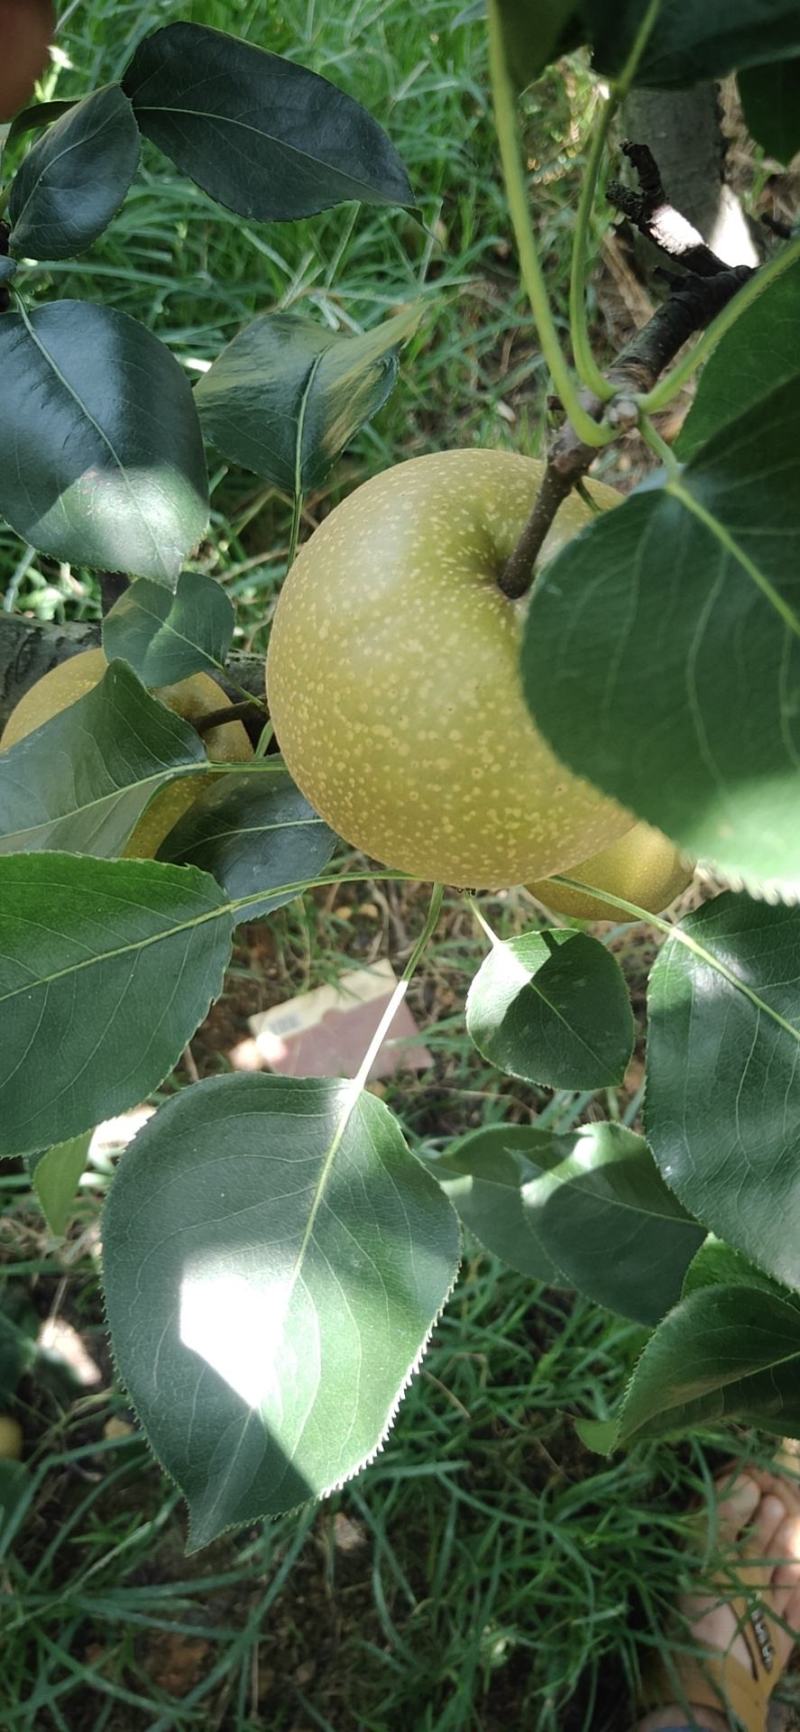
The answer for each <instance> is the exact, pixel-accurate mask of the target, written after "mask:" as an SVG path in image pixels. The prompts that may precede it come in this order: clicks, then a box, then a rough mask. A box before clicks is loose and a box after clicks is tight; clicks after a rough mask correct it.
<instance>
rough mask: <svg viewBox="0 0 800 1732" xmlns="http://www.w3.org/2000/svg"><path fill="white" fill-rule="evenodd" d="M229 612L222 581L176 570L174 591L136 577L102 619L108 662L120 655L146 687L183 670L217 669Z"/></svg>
mask: <svg viewBox="0 0 800 1732" xmlns="http://www.w3.org/2000/svg"><path fill="white" fill-rule="evenodd" d="M234 624H235V615H234V611H233V606H232V603H231V601H230V598H229V596H227V595H226V594H225V591H224V589H223V588H222V585H221V584H219V583H217V582H216V581H215V579H214V578H213V577H208V576H206V574H205V572H202V571H182V572H181V575H180V577H179V578H178V583H177V587H176V589H175V592H174V594H173V593H172V592H171V591H170V590H168V589H165V588H164V585H163V584H161V583H152V582H151V581H150V580H149V579H148V578H146V577H143V578H140V579H139V581H138V583H132V584H130V585H129V587H128V589H126V590H125V591H124V593H123V594H122V595H121V596H120V598H119V601H116V602H115V603H114V606H113V607H112V608H111V611H110V612H109V613H107V614H106V617H105V619H104V620H103V649H104V650H105V652H106V656H107V657H108V660H109V661H113V659H114V657H115V656H121V657H122V660H123V661H126V662H129V663H130V666H131V667H132V668H133V670H134V672H135V673H137V674H138V675H139V678H140V680H143V681H144V684H145V685H146V686H171V685H174V684H175V683H176V681H177V680H184V679H186V677H187V675H188V674H193V673H197V672H198V671H202V670H204V671H206V672H208V671H209V670H213V672H215V673H218V672H219V671H220V669H221V667H222V664H223V663H224V661H225V657H226V656H227V654H228V650H229V649H230V647H231V643H232V640H233V630H234Z"/></svg>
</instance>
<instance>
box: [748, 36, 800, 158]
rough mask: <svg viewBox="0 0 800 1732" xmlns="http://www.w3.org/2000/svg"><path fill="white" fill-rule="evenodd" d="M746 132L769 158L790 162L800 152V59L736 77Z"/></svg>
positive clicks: (776, 62)
mask: <svg viewBox="0 0 800 1732" xmlns="http://www.w3.org/2000/svg"><path fill="white" fill-rule="evenodd" d="M739 94H740V96H741V99H742V105H743V107H744V117H745V120H746V121H747V126H748V130H749V131H750V132H751V133H752V136H753V138H754V139H755V140H756V142H757V143H758V144H760V145H762V146H763V148H764V150H765V151H766V152H767V154H768V155H769V156H776V157H777V158H778V161H779V162H789V161H790V160H791V158H792V157H793V156H794V155H795V154H796V153H797V151H798V150H800V59H798V60H777V61H774V62H772V63H771V64H770V65H768V66H750V67H748V68H747V69H746V70H745V71H744V72H740V74H739Z"/></svg>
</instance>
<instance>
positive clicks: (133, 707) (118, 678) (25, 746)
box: [0, 662, 208, 856]
mask: <svg viewBox="0 0 800 1732" xmlns="http://www.w3.org/2000/svg"><path fill="white" fill-rule="evenodd" d="M207 771H208V759H207V757H206V754H205V751H204V750H203V745H202V741H201V739H200V737H199V735H198V734H197V733H196V732H195V730H194V728H193V727H191V726H190V724H189V723H188V722H185V721H183V720H182V718H181V717H180V716H176V715H173V713H172V711H171V710H168V709H167V708H166V707H165V705H164V704H161V703H159V702H158V701H157V699H156V698H152V697H150V695H149V693H148V692H146V691H145V689H144V686H143V685H142V684H141V683H140V681H139V680H138V679H137V678H136V675H135V674H134V673H133V671H132V670H131V668H129V667H127V666H126V664H125V663H124V662H113V663H112V664H111V666H110V667H109V668H108V669H107V670H106V672H105V674H104V675H103V678H102V679H101V680H100V681H99V682H98V684H97V685H96V686H95V687H94V688H93V690H92V691H90V692H87V693H86V694H85V696H84V697H82V698H78V699H77V700H76V702H75V703H74V704H70V705H69V706H68V708H67V709H65V710H60V711H59V712H58V714H57V715H55V716H51V718H50V720H49V721H47V722H43V724H42V726H41V727H40V728H36V729H35V730H34V732H33V733H32V734H28V735H26V737H25V739H23V740H19V741H18V742H17V744H16V745H15V746H10V747H9V748H8V750H7V751H5V752H0V854H11V853H14V854H18V853H21V852H23V851H28V852H31V851H33V850H35V851H37V852H38V851H39V850H41V849H57V848H63V849H66V850H67V851H69V852H70V853H73V854H97V855H100V856H108V855H113V854H119V853H120V852H121V850H122V848H123V847H124V845H125V842H126V841H127V839H128V837H129V836H130V833H131V831H132V830H133V828H134V825H135V824H136V823H137V821H138V819H139V818H140V817H141V815H142V813H143V812H144V810H145V808H146V807H147V806H148V805H149V803H150V801H151V800H152V798H153V796H154V794H157V793H158V791H159V789H160V788H163V787H165V786H166V784H167V783H169V782H171V781H174V780H175V778H176V776H178V775H180V774H181V772H182V773H183V776H184V777H185V776H187V775H193V776H196V777H199V776H200V775H201V774H204V773H206V772H207Z"/></svg>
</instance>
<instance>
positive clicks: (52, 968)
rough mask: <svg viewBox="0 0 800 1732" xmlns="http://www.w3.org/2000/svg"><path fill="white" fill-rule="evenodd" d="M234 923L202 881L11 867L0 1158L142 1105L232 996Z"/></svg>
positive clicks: (59, 863)
mask: <svg viewBox="0 0 800 1732" xmlns="http://www.w3.org/2000/svg"><path fill="white" fill-rule="evenodd" d="M232 929H233V921H232V915H231V912H230V910H229V908H228V906H227V904H226V903H225V901H224V899H223V896H222V893H221V891H220V890H219V888H218V886H217V885H216V884H215V883H214V880H213V878H209V877H208V876H207V875H206V874H205V873H203V872H196V871H195V870H194V869H193V868H191V867H178V866H161V865H157V864H156V863H155V862H154V861H152V860H91V859H87V858H81V857H79V856H76V855H72V854H11V855H7V856H6V857H5V858H3V859H0V1154H3V1155H22V1154H29V1153H33V1152H35V1151H37V1150H38V1149H41V1148H43V1147H45V1146H46V1145H48V1144H50V1143H59V1142H65V1141H67V1140H68V1139H69V1138H70V1137H74V1136H77V1135H78V1133H79V1132H80V1131H85V1130H88V1128H89V1126H90V1125H96V1124H97V1123H98V1122H99V1120H101V1119H104V1118H110V1117H112V1116H113V1114H114V1113H119V1112H123V1111H125V1109H126V1108H127V1107H132V1106H136V1105H138V1103H139V1102H140V1101H142V1100H144V1099H145V1098H146V1096H147V1095H148V1094H150V1093H151V1092H152V1091H153V1089H155V1088H158V1086H159V1084H160V1083H161V1082H163V1079H164V1077H165V1076H166V1075H167V1073H168V1072H169V1071H170V1070H171V1068H172V1066H173V1065H174V1064H176V1063H177V1060H178V1059H179V1057H180V1055H181V1053H182V1051H183V1049H184V1047H185V1045H186V1042H187V1040H189V1039H190V1038H191V1036H192V1035H193V1033H194V1031H195V1029H196V1028H197V1025H198V1023H199V1022H201V1021H202V1019H203V1017H204V1016H205V1014H206V1012H207V1010H208V1007H209V1004H210V1003H212V1001H213V1000H214V999H215V998H216V997H217V995H218V993H219V992H220V990H221V987H222V979H223V974H224V971H225V967H226V964H227V961H228V958H229V955H230V943H231V932H232Z"/></svg>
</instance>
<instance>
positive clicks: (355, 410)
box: [195, 307, 420, 493]
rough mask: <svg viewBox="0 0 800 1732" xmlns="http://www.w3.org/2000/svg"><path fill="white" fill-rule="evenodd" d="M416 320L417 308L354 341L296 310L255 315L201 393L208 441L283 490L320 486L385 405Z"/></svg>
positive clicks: (198, 397)
mask: <svg viewBox="0 0 800 1732" xmlns="http://www.w3.org/2000/svg"><path fill="white" fill-rule="evenodd" d="M419 318H420V313H419V309H417V308H413V307H412V308H409V309H408V310H407V311H406V312H403V313H398V314H396V316H395V317H394V318H393V319H386V320H385V321H384V323H383V324H381V325H377V326H376V327H375V328H374V330H371V331H363V332H361V333H360V334H358V335H355V336H353V335H351V334H350V333H349V332H348V333H344V332H341V331H331V330H328V329H327V328H326V327H325V326H324V325H319V324H317V323H316V322H315V321H314V320H312V319H303V318H300V317H299V316H298V315H297V314H295V313H265V314H263V315H262V316H261V317H260V318H258V319H254V320H253V322H252V324H250V325H247V326H245V329H244V330H243V331H240V333H239V335H238V336H237V337H234V339H233V342H232V343H229V344H228V347H227V349H223V351H222V354H221V355H220V356H219V358H218V360H216V361H215V362H214V364H213V366H212V367H210V368H209V370H208V372H207V373H205V374H204V375H203V377H202V379H200V380H199V381H198V383H197V386H196V387H195V402H196V404H197V408H198V412H199V415H200V423H201V426H202V428H203V432H204V433H205V435H206V438H207V439H211V440H212V441H213V443H214V444H215V445H216V446H217V449H218V450H219V451H221V452H222V454H223V456H224V457H227V458H229V459H230V460H231V461H232V462H234V463H241V464H242V465H243V466H244V468H246V469H252V470H254V472H255V473H256V474H257V475H260V476H262V477H263V478H264V479H265V480H267V481H274V483H275V485H276V487H282V488H284V490H285V491H286V492H287V493H292V492H295V491H296V492H303V491H305V490H306V489H308V488H310V487H316V486H318V485H319V484H320V482H322V481H323V480H324V479H325V476H326V475H327V473H328V470H329V469H330V467H331V465H332V463H333V462H334V461H335V459H336V458H337V457H338V456H339V455H340V453H341V452H342V451H343V450H344V448H345V446H346V445H347V444H348V443H349V441H350V440H351V439H352V437H353V434H354V433H356V432H357V431H358V428H359V427H360V426H361V425H362V423H363V422H364V421H368V420H369V418H370V416H372V415H374V414H375V413H376V412H377V410H378V409H380V407H381V405H382V404H383V403H385V401H386V399H387V397H388V396H389V393H390V391H391V390H392V387H393V385H394V382H395V378H396V376H397V358H396V357H397V349H398V347H399V345H400V344H401V343H403V342H405V341H407V339H408V338H409V337H410V336H411V335H412V333H413V331H414V330H415V329H416V326H417V324H418V323H419Z"/></svg>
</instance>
